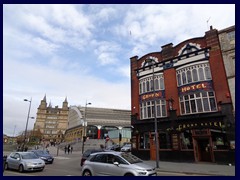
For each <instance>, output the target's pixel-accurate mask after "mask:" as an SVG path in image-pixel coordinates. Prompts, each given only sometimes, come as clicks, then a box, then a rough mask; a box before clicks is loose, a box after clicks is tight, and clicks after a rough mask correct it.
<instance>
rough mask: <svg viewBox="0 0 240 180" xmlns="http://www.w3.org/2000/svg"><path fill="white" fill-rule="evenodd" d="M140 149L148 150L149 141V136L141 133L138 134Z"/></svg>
mask: <svg viewBox="0 0 240 180" xmlns="http://www.w3.org/2000/svg"><path fill="white" fill-rule="evenodd" d="M139 143H140V144H139V147H140V149H149V148H150V141H149V134H148V132H147V133H143V134H140V142H139Z"/></svg>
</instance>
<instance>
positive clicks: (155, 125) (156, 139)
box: [146, 58, 159, 168]
mask: <svg viewBox="0 0 240 180" xmlns="http://www.w3.org/2000/svg"><path fill="white" fill-rule="evenodd" d="M146 63H148V64H151V67H152V71H153V75H152V79H153V81H152V82H153V83H152V85H153V98H154V99H153V103H154V104H153V105H154V106H153V108H154V111H153V112H154V130H155V144H156V168H159V144H158V131H157V130H158V127H157V115H156V95H155V93H156V92H155V82H154V81H155V80H154V78H155V75H154V65H155V61H154V59H150V58H148V59H146Z"/></svg>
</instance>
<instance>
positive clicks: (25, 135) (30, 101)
mask: <svg viewBox="0 0 240 180" xmlns="http://www.w3.org/2000/svg"><path fill="white" fill-rule="evenodd" d="M24 101H27V102H29V103H30V104H29V109H28V115H27V122H26V128H25V134H24V146H25V143H26V139H27V127H28V120H29V118H31V119H34V117H29V114H30V110H31V104H32V98H31V100H28V99H24Z"/></svg>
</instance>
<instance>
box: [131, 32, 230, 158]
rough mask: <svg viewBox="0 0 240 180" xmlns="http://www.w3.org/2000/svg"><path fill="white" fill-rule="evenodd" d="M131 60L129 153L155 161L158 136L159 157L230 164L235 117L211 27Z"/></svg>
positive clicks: (216, 33)
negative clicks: (193, 36)
mask: <svg viewBox="0 0 240 180" xmlns="http://www.w3.org/2000/svg"><path fill="white" fill-rule="evenodd" d="M130 61H131V125H132V126H133V127H134V128H133V131H132V147H133V148H132V153H133V154H135V155H137V156H138V157H140V158H142V159H146V160H149V159H151V160H155V159H156V150H157V148H156V141H155V137H158V141H157V142H158V155H159V159H160V160H162V161H178V162H181V161H182V162H202V161H203V162H216V163H235V119H234V115H233V108H232V100H231V96H230V93H229V87H228V83H227V78H226V73H225V69H224V63H223V58H222V55H221V48H220V44H219V40H218V31H217V30H216V29H212V28H211V29H210V30H209V31H207V32H206V33H205V36H203V37H197V38H193V39H189V40H186V41H183V42H181V43H179V44H178V45H176V46H175V47H173V44H172V43H170V44H167V45H165V46H162V50H161V51H160V52H153V53H149V54H146V55H144V56H143V57H141V58H138V56H134V57H132V58H130ZM155 121H156V122H157V133H158V136H155V132H156V131H155V130H156V129H155V128H156V127H155Z"/></svg>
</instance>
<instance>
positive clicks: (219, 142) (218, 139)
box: [211, 130, 229, 150]
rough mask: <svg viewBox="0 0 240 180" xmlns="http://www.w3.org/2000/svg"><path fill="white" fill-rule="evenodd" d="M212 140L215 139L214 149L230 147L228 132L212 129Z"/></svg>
mask: <svg viewBox="0 0 240 180" xmlns="http://www.w3.org/2000/svg"><path fill="white" fill-rule="evenodd" d="M211 134H212V141H213V149H214V150H223V149H229V142H228V141H227V136H226V133H224V132H221V131H219V132H218V131H217V130H212V131H211Z"/></svg>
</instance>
